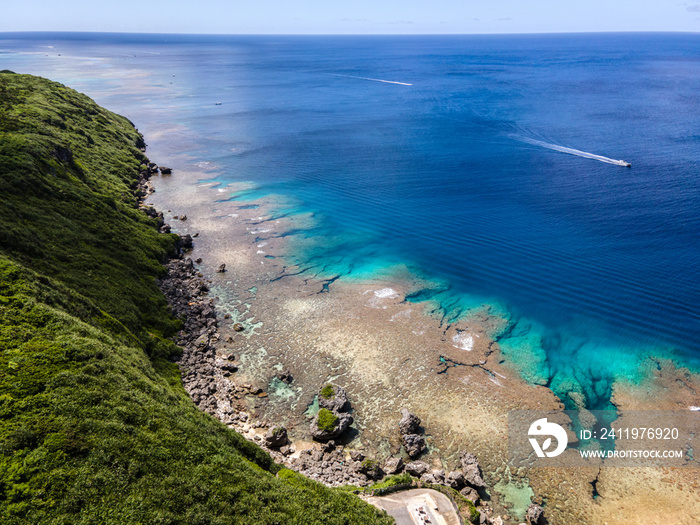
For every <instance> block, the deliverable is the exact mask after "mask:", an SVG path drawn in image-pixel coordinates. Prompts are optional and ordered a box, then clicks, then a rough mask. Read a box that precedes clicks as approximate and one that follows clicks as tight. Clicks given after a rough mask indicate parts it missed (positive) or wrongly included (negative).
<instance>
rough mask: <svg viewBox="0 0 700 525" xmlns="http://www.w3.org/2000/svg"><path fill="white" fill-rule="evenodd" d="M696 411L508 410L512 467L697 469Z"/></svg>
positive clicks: (699, 423) (699, 417)
mask: <svg viewBox="0 0 700 525" xmlns="http://www.w3.org/2000/svg"><path fill="white" fill-rule="evenodd" d="M699 441H700V411H697V410H690V409H686V410H671V411H665V410H581V411H578V410H512V411H510V412H509V413H508V463H509V465H510V466H512V467H516V468H520V467H526V468H530V467H547V468H549V467H600V466H605V467H691V468H698V469H700V454H698V453H697V451H698V450H700V442H699Z"/></svg>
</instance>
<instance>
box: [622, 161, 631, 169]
mask: <svg viewBox="0 0 700 525" xmlns="http://www.w3.org/2000/svg"><path fill="white" fill-rule="evenodd" d="M620 164H621V165H622V166H624V167H625V168H631V167H632V163H631V162H626V161H624V160H621V161H620Z"/></svg>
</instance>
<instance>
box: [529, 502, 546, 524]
mask: <svg viewBox="0 0 700 525" xmlns="http://www.w3.org/2000/svg"><path fill="white" fill-rule="evenodd" d="M525 521H527V525H547V519H546V518H545V517H544V509H543V508H542V507H540V506H539V505H536V504H534V503H531V504H530V506H529V507H528V508H527V512H526V513H525Z"/></svg>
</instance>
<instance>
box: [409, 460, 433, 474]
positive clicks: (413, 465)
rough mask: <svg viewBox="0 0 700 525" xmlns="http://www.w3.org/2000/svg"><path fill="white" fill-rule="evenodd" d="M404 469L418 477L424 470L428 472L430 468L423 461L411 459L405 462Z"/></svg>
mask: <svg viewBox="0 0 700 525" xmlns="http://www.w3.org/2000/svg"><path fill="white" fill-rule="evenodd" d="M404 470H405V471H406V472H408V473H409V474H410V475H411V476H416V477H420V476H422V475H423V474H425V473H426V472H428V470H430V467H429V466H428V464H427V463H426V462H425V461H411V462H410V463H408V464H406V466H405V467H404Z"/></svg>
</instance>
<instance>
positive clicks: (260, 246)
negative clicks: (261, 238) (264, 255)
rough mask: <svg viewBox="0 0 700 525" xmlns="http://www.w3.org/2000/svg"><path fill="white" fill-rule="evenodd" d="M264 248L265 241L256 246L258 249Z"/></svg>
mask: <svg viewBox="0 0 700 525" xmlns="http://www.w3.org/2000/svg"><path fill="white" fill-rule="evenodd" d="M265 246H267V241H265V242H261V243H260V244H258V248H264V247H265Z"/></svg>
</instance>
